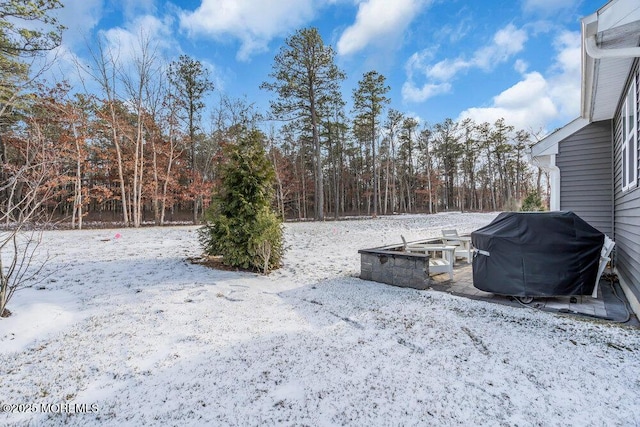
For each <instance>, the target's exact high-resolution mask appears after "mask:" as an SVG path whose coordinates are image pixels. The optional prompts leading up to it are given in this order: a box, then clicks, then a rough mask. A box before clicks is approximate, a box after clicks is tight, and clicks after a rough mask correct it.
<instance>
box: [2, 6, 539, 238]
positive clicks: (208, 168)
mask: <svg viewBox="0 0 640 427" xmlns="http://www.w3.org/2000/svg"><path fill="white" fill-rule="evenodd" d="M10 3H13V2H10ZM47 3H48V4H49V3H50V6H51V7H59V6H60V4H59V3H58V2H55V1H53V2H47ZM43 13H45V15H42V16H41V19H42V17H43V16H46V10H45V11H44V12H43ZM60 31H61V30H60ZM0 35H1V36H2V37H0V39H2V40H4V41H5V42H6V41H7V36H6V35H5V34H0ZM2 40H0V41H2ZM50 41H51V42H52V43H53V45H55V43H57V42H59V39H54V40H50ZM5 45H7V46H8V44H7V43H5ZM47 48H50V46H40V47H39V49H40V50H42V49H47ZM89 48H90V51H91V56H92V62H91V63H90V64H89V66H88V67H87V66H84V67H81V68H82V71H81V72H80V71H79V78H80V79H81V81H83V83H84V87H71V86H70V85H69V83H68V82H47V81H43V80H42V79H41V78H40V77H39V75H38V72H37V70H34V69H31V68H30V62H29V55H25V53H28V52H25V51H20V52H17V51H15V50H11V49H1V50H0V70H1V72H2V76H1V77H2V78H1V79H0V80H1V88H0V163H1V167H2V172H1V180H2V187H1V188H0V204H1V205H2V209H3V212H12V209H11V206H17V205H18V204H19V202H20V200H22V199H23V198H24V197H23V196H24V195H25V194H27V191H31V190H30V189H31V188H32V187H33V186H34V185H37V186H38V188H39V189H40V190H41V191H42V195H43V197H45V196H46V200H44V199H43V200H41V201H42V202H45V203H44V206H46V207H47V209H48V211H49V213H53V214H55V216H56V218H58V219H64V220H65V221H68V222H70V224H71V226H72V227H74V228H82V226H83V222H86V221H109V222H113V221H115V222H118V223H122V224H124V225H125V226H134V227H138V226H140V225H141V224H143V223H154V224H158V225H161V224H164V223H167V222H175V221H189V222H194V223H197V222H199V221H200V220H201V218H202V215H203V212H204V210H205V209H206V208H207V205H208V203H209V200H210V197H211V194H212V191H214V190H215V189H216V188H217V186H218V184H219V182H218V179H219V177H218V170H219V166H220V165H221V162H223V161H224V155H223V152H224V151H223V148H224V147H225V146H226V145H228V144H236V143H237V141H238V138H239V137H240V136H241V135H243V134H244V133H245V132H246V131H248V130H252V129H261V131H262V141H263V144H264V147H265V149H266V151H267V152H268V154H269V157H270V159H271V161H272V163H273V166H274V168H275V171H276V188H275V195H276V200H275V201H274V208H276V209H277V212H279V214H280V215H281V216H282V218H293V219H307V218H313V219H316V220H322V219H324V218H325V217H326V216H329V217H335V218H339V217H344V216H348V215H374V216H375V215H378V214H383V215H386V214H392V213H403V212H428V213H434V212H438V211H443V210H463V211H466V210H479V211H482V210H501V209H517V205H518V203H519V202H520V201H521V200H522V199H523V198H524V197H525V196H526V195H528V194H529V193H532V192H535V193H537V194H540V191H541V188H540V187H541V172H540V171H537V170H534V169H532V168H531V167H530V166H529V165H528V164H527V161H526V149H527V147H528V146H529V145H530V144H531V143H532V142H535V141H534V137H533V136H532V135H530V134H529V133H528V132H526V131H524V130H517V129H514V128H513V127H511V126H509V125H508V124H507V123H505V122H504V121H503V120H498V121H497V122H495V123H474V122H473V121H471V120H464V121H454V120H452V119H447V120H444V121H443V122H441V123H434V124H427V123H420V122H419V121H418V120H417V119H416V118H414V117H411V116H410V115H407V114H405V113H403V112H400V111H397V110H394V109H386V110H385V106H386V105H387V104H388V102H389V99H388V98H387V96H386V94H387V93H388V91H389V87H388V86H386V84H385V78H384V76H382V75H380V74H379V73H377V72H376V71H373V70H372V71H371V72H368V73H366V74H365V75H364V76H363V77H362V79H361V81H360V82H359V85H358V87H357V88H355V89H353V98H352V99H351V100H350V101H351V104H352V105H353V109H352V111H347V109H346V105H347V103H346V101H345V100H344V99H343V95H342V93H343V91H344V88H343V86H342V82H343V81H344V79H345V75H344V73H343V72H342V71H341V70H339V69H338V67H337V66H336V65H335V62H334V56H335V55H334V52H333V49H332V48H331V47H330V46H327V45H325V44H324V43H323V41H322V38H321V37H320V35H319V34H318V32H317V30H316V29H314V28H307V29H302V30H299V31H298V32H296V33H295V34H294V35H292V36H291V37H290V38H288V39H287V40H286V41H285V43H284V45H283V47H282V48H281V50H280V52H279V53H278V55H277V56H276V57H275V59H274V64H273V72H272V73H271V74H270V75H269V78H270V80H268V81H265V82H264V83H263V85H262V87H263V88H264V89H265V90H266V91H267V92H265V94H269V93H271V94H272V95H273V97H272V102H271V110H270V111H256V109H255V108H254V106H253V104H252V103H251V100H246V99H230V98H229V97H227V96H225V95H224V94H219V96H218V97H217V98H218V101H217V103H216V105H207V104H205V100H206V99H211V98H210V97H208V95H210V94H211V93H214V94H215V88H214V87H213V83H212V82H211V80H210V76H209V74H208V71H207V69H206V67H204V66H203V64H202V63H201V62H199V61H198V60H197V59H194V58H190V57H187V56H181V57H180V58H178V59H176V60H175V61H172V62H170V63H166V62H165V61H163V60H162V59H161V58H160V56H159V55H158V54H157V50H156V48H155V45H154V42H153V40H149V39H145V38H144V37H140V39H139V40H138V46H137V47H136V49H135V51H136V54H135V55H134V57H133V59H132V60H131V61H130V62H123V61H121V60H120V59H119V58H118V55H117V52H113V51H112V50H110V48H109V47H108V46H107V44H106V43H105V42H104V41H103V40H94V41H92V43H91V45H90V46H89ZM88 88H92V89H91V90H89V89H88ZM205 112H206V114H204V113H205ZM4 220H5V221H6V222H7V223H9V222H11V221H13V220H15V216H12V215H5V216H4Z"/></svg>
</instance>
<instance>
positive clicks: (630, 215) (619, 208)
mask: <svg viewBox="0 0 640 427" xmlns="http://www.w3.org/2000/svg"><path fill="white" fill-rule="evenodd" d="M632 70H633V71H632V73H631V75H630V77H629V80H628V81H627V86H626V88H625V90H624V92H623V96H624V95H626V93H627V90H628V88H629V84H630V83H631V82H632V78H633V76H636V75H637V74H638V61H637V60H636V61H635V63H634V65H633V68H632ZM638 86H639V85H636V88H637V87H638ZM637 98H638V96H636V99H637ZM622 102H623V101H622V100H621V102H620V105H619V106H618V111H617V112H616V115H615V117H614V130H615V131H614V135H615V139H614V141H615V142H614V162H613V164H614V172H615V173H614V202H615V215H614V240H615V242H616V249H615V250H616V255H615V265H616V269H617V270H618V274H619V275H620V276H622V279H624V281H625V282H626V283H627V285H628V286H629V287H630V288H631V291H632V292H633V293H634V294H635V295H636V297H637V298H638V299H640V187H638V186H636V187H635V188H633V189H631V190H629V191H625V192H623V191H622V158H621V157H622V154H621V151H622V150H621V147H622V124H621V123H620V108H621V107H622ZM636 107H638V106H636ZM638 125H640V124H638ZM638 125H636V129H638V128H639V126H638ZM639 137H640V135H639ZM639 145H640V144H639ZM636 167H638V165H636Z"/></svg>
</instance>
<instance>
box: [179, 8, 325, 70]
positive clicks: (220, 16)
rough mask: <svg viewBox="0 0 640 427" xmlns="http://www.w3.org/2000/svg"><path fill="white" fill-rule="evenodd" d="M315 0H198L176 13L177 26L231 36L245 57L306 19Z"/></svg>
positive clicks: (198, 33) (309, 17)
mask: <svg viewBox="0 0 640 427" xmlns="http://www.w3.org/2000/svg"><path fill="white" fill-rule="evenodd" d="M319 3H321V2H319V1H318V0H262V1H255V0H202V4H201V5H200V7H198V8H197V9H196V10H195V11H193V12H187V11H182V12H181V13H180V26H181V27H182V28H184V29H186V30H187V31H188V32H189V33H190V34H191V35H204V36H211V37H215V38H218V39H220V38H222V37H225V36H232V37H234V38H236V39H238V40H240V41H241V43H242V45H241V47H240V50H239V52H238V54H237V56H238V58H239V59H241V60H247V59H249V57H250V56H251V55H252V54H254V53H256V52H261V51H264V50H266V49H267V45H268V43H269V41H270V40H271V39H272V38H273V37H276V36H281V35H283V34H287V33H289V32H290V31H291V30H292V29H295V28H298V27H300V26H301V25H303V24H304V23H306V22H308V21H310V20H311V19H312V18H313V16H314V13H315V12H314V11H315V7H314V6H316V4H319Z"/></svg>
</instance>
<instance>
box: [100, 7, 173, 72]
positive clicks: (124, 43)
mask: <svg viewBox="0 0 640 427" xmlns="http://www.w3.org/2000/svg"><path fill="white" fill-rule="evenodd" d="M100 34H101V35H102V36H103V37H104V38H105V40H106V42H107V48H109V49H110V50H111V52H113V54H114V55H115V56H117V58H118V60H119V61H120V62H121V63H123V64H127V63H129V62H130V61H131V60H132V59H133V58H134V57H135V56H136V54H137V52H138V51H139V49H140V47H141V43H144V42H145V41H147V40H149V41H150V46H149V47H150V48H151V49H157V50H159V51H160V52H168V51H171V50H172V49H174V46H176V45H177V44H176V43H175V39H174V38H173V35H172V31H171V19H170V18H166V19H165V20H161V19H159V18H157V17H155V16H151V15H142V16H139V17H138V18H136V19H135V20H134V21H132V22H129V23H127V24H126V25H125V26H124V27H114V28H110V29H108V30H105V31H101V33H100Z"/></svg>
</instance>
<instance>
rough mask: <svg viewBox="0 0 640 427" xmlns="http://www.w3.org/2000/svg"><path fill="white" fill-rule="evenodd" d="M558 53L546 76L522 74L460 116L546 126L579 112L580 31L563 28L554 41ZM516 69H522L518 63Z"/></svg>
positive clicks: (522, 126)
mask: <svg viewBox="0 0 640 427" xmlns="http://www.w3.org/2000/svg"><path fill="white" fill-rule="evenodd" d="M554 46H555V48H556V51H557V54H556V57H555V62H554V65H553V66H552V67H551V68H550V69H549V70H548V75H547V76H546V77H545V76H543V75H542V74H541V73H540V72H535V71H534V72H530V73H526V74H523V79H522V80H521V81H519V82H518V83H516V84H515V85H513V86H511V87H510V88H508V89H507V90H505V91H503V92H502V93H500V94H499V95H497V96H496V97H494V98H493V101H492V105H491V106H489V107H486V108H469V109H468V110H465V111H463V112H462V113H461V114H460V116H459V119H464V118H467V117H469V118H472V119H473V120H475V121H476V122H478V123H482V122H490V123H493V122H495V121H496V120H497V119H499V118H504V119H505V121H506V122H507V123H508V124H510V125H513V126H515V127H516V128H519V129H531V130H534V131H536V130H538V129H547V130H549V125H550V124H552V123H553V126H554V127H555V126H560V125H563V124H564V123H566V122H568V121H570V120H573V119H574V118H576V117H577V116H578V115H579V109H580V35H579V33H572V32H563V33H561V34H560V35H558V37H557V38H556V40H555V42H554ZM516 69H520V70H524V68H522V67H521V65H520V64H516Z"/></svg>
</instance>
